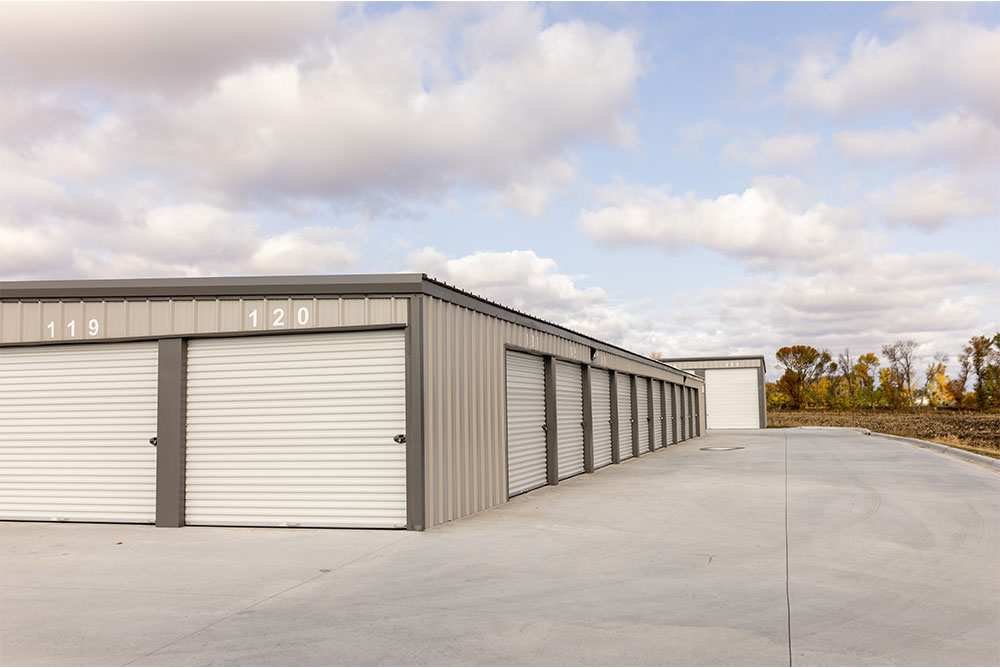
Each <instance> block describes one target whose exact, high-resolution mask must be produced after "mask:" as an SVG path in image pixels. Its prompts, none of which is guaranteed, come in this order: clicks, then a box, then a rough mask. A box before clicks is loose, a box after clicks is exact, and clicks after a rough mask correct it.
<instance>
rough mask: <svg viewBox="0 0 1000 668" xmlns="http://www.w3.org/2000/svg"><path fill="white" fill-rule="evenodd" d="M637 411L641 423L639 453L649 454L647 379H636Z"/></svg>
mask: <svg viewBox="0 0 1000 668" xmlns="http://www.w3.org/2000/svg"><path fill="white" fill-rule="evenodd" d="M635 400H636V404H637V405H636V411H637V412H638V420H637V421H638V423H639V453H640V454H643V455H644V454H646V453H647V452H649V381H648V380H647V379H645V378H636V379H635Z"/></svg>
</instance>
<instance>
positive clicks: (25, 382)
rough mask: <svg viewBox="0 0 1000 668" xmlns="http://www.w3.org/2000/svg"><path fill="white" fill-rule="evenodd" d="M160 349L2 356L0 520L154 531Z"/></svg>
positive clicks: (32, 350)
mask: <svg viewBox="0 0 1000 668" xmlns="http://www.w3.org/2000/svg"><path fill="white" fill-rule="evenodd" d="M156 378H157V346H156V343H155V342H142V343H110V344H109V343H105V344H102V345H95V346H82V345H65V346H53V347H25V348H6V349H0V396H2V401H0V519H10V520H47V521H61V520H69V521H80V522H138V523H149V522H153V521H154V519H155V512H156V508H155V506H156V496H155V495H156V449H155V448H154V447H153V446H152V445H150V443H149V439H150V438H151V437H152V436H155V435H156Z"/></svg>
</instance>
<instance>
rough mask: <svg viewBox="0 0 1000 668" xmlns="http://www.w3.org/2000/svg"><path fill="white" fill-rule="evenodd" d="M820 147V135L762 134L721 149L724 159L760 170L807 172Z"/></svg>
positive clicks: (732, 142) (735, 140)
mask: <svg viewBox="0 0 1000 668" xmlns="http://www.w3.org/2000/svg"><path fill="white" fill-rule="evenodd" d="M819 143H820V137H819V135H817V134H791V135H779V136H776V137H764V136H763V135H761V134H760V133H757V134H756V135H755V136H752V137H750V138H746V139H734V140H733V141H731V142H729V143H728V144H726V146H725V147H724V148H723V149H722V156H723V157H724V158H726V159H727V160H730V161H732V162H739V163H743V164H746V165H750V166H752V167H757V168H764V169H766V168H772V167H783V166H792V167H798V168H799V169H805V168H807V167H808V166H809V165H810V163H811V162H812V160H813V158H814V157H815V155H816V147H817V146H818V145H819Z"/></svg>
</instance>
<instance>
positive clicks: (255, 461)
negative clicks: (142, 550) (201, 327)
mask: <svg viewBox="0 0 1000 668" xmlns="http://www.w3.org/2000/svg"><path fill="white" fill-rule="evenodd" d="M187 388H188V394H187V398H188V406H187V425H188V429H187V490H186V512H187V515H186V522H187V523H188V524H220V525H243V526H321V527H367V528H396V527H405V526H406V446H405V445H401V444H398V443H396V442H394V440H393V437H394V436H395V435H397V434H405V433H406V429H405V427H406V422H405V344H404V333H403V330H385V331H371V332H342V333H332V334H295V335H277V336H264V337H238V338H222V339H202V340H193V341H191V342H190V343H189V344H188V381H187Z"/></svg>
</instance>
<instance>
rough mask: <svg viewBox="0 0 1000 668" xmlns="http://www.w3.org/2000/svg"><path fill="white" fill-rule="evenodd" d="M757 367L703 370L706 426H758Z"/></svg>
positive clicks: (749, 427)
mask: <svg viewBox="0 0 1000 668" xmlns="http://www.w3.org/2000/svg"><path fill="white" fill-rule="evenodd" d="M757 395H758V388H757V369H706V370H705V402H706V404H707V405H706V408H705V418H706V419H707V421H708V428H709V429H760V399H759V397H758V396H757Z"/></svg>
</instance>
